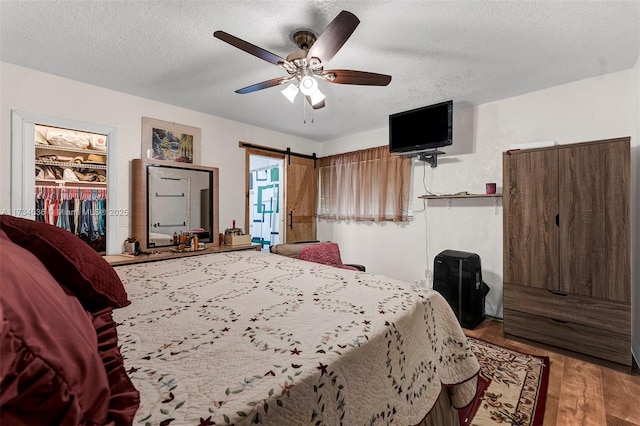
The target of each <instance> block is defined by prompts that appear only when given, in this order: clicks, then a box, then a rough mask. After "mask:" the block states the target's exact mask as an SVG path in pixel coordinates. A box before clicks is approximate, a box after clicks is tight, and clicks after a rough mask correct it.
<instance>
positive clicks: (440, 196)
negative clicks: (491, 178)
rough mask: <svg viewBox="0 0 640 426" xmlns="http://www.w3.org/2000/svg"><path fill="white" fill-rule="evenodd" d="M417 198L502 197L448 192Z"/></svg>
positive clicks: (499, 196)
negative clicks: (446, 193)
mask: <svg viewBox="0 0 640 426" xmlns="http://www.w3.org/2000/svg"><path fill="white" fill-rule="evenodd" d="M418 198H422V199H425V200H437V199H448V198H502V194H449V195H421V196H419V197H418Z"/></svg>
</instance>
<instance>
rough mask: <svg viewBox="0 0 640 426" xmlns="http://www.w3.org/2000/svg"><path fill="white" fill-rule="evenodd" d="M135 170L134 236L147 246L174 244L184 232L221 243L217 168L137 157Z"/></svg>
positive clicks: (202, 240) (156, 246)
mask: <svg viewBox="0 0 640 426" xmlns="http://www.w3.org/2000/svg"><path fill="white" fill-rule="evenodd" d="M132 172H133V173H132V175H133V179H132V182H133V185H134V188H133V191H132V193H133V194H134V200H133V207H134V209H133V210H134V226H133V229H134V237H135V238H137V239H138V240H139V241H140V242H141V247H142V249H143V250H144V249H158V248H173V247H174V243H173V236H174V234H179V233H180V232H190V233H192V234H194V235H198V240H199V241H200V242H203V243H212V242H214V243H216V244H217V242H216V241H217V238H214V236H217V235H218V226H217V222H218V217H217V212H218V209H217V204H218V203H217V199H218V197H217V195H218V191H217V188H218V186H217V183H218V169H217V168H213V167H204V166H193V165H190V164H188V165H187V164H185V165H182V164H176V165H173V164H161V163H156V162H150V161H144V160H133V170H132ZM141 195H143V196H144V202H142V201H141V200H140V199H139V198H141V197H140V196H141Z"/></svg>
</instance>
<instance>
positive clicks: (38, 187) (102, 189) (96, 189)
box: [35, 185, 107, 192]
mask: <svg viewBox="0 0 640 426" xmlns="http://www.w3.org/2000/svg"><path fill="white" fill-rule="evenodd" d="M35 188H36V189H74V190H75V189H81V190H85V189H87V190H91V191H94V190H95V191H105V192H106V190H107V189H106V188H96V187H95V186H69V185H36V186H35Z"/></svg>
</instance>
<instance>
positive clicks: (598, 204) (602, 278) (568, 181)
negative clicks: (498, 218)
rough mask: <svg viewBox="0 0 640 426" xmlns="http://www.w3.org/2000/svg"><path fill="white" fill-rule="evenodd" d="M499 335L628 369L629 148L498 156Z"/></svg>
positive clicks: (590, 145)
mask: <svg viewBox="0 0 640 426" xmlns="http://www.w3.org/2000/svg"><path fill="white" fill-rule="evenodd" d="M503 179H504V185H503V188H504V194H503V203H504V234H503V235H504V332H505V334H506V335H512V336H517V337H521V338H525V339H528V340H532V341H537V342H541V343H544V344H548V345H552V346H556V347H559V348H563V349H566V350H570V351H574V352H579V353H582V354H586V355H589V356H593V357H597V358H601V359H604V360H608V361H613V362H615V363H618V364H622V365H626V366H631V363H632V356H631V259H630V258H631V248H630V247H631V246H630V228H631V226H630V211H629V205H630V201H629V200H630V138H628V137H627V138H618V139H607V140H599V141H592V142H584V143H577V144H570V145H559V146H554V147H548V148H538V149H528V150H520V151H509V152H506V153H504V155H503Z"/></svg>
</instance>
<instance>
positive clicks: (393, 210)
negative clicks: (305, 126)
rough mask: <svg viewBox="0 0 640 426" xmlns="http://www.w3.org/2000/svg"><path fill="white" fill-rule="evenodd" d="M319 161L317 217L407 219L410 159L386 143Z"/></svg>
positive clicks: (375, 219) (380, 219)
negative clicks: (393, 151) (400, 155)
mask: <svg viewBox="0 0 640 426" xmlns="http://www.w3.org/2000/svg"><path fill="white" fill-rule="evenodd" d="M319 165H320V170H319V173H320V176H319V188H320V191H319V192H320V200H319V207H318V217H319V218H322V219H339V220H361V221H407V220H410V216H409V193H410V187H411V159H409V158H402V157H398V156H396V155H392V154H390V153H389V147H388V146H386V145H385V146H380V147H377V148H370V149H364V150H361V151H354V152H348V153H345V154H338V155H332V156H329V157H324V158H321V159H320V160H319Z"/></svg>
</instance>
